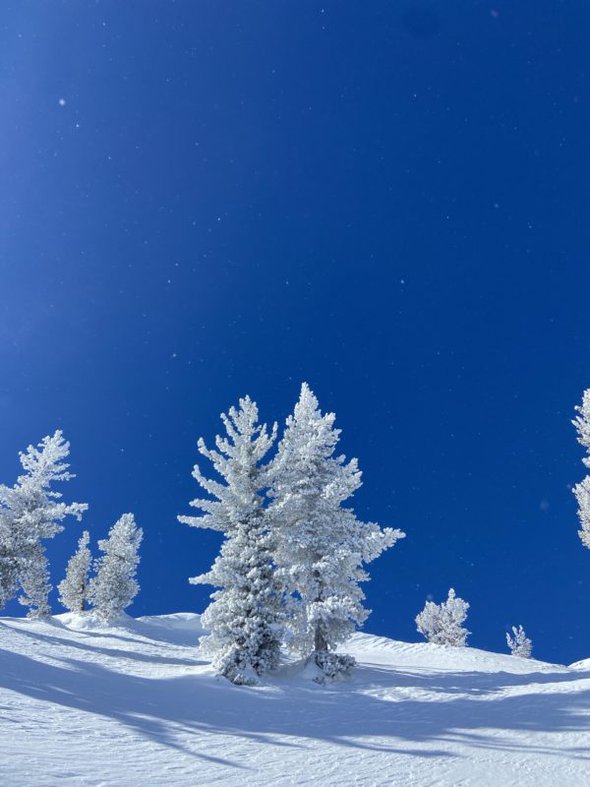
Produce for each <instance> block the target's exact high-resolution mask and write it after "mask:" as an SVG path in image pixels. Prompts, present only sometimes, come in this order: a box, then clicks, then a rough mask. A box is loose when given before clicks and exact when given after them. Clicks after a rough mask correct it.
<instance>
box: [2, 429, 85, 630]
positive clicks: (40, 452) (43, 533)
mask: <svg viewBox="0 0 590 787" xmlns="http://www.w3.org/2000/svg"><path fill="white" fill-rule="evenodd" d="M69 453H70V444H69V443H68V442H67V441H66V440H64V437H63V434H62V432H61V431H59V430H57V431H56V432H55V433H54V434H53V435H51V436H47V437H44V438H43V440H42V441H41V442H40V443H39V444H38V445H37V446H32V445H30V446H29V447H28V448H27V450H26V451H24V452H22V453H21V454H20V455H19V458H20V462H21V465H22V467H23V470H24V473H23V474H22V475H20V476H19V477H18V479H17V482H16V484H15V485H14V486H12V487H7V486H4V485H3V484H2V485H0V606H3V605H4V604H5V603H6V602H7V601H9V600H10V599H11V598H13V597H14V595H15V594H16V593H17V591H18V588H19V586H20V588H21V589H22V590H23V592H24V596H21V597H20V598H19V601H20V602H21V604H24V605H25V606H28V607H29V613H28V615H29V617H47V616H49V615H50V614H51V609H50V607H49V600H48V599H49V593H50V591H51V583H50V581H49V567H48V563H47V557H46V554H45V547H44V545H43V541H44V540H46V539H49V538H53V537H54V536H55V535H56V534H57V533H60V532H61V531H62V530H63V525H62V524H61V523H62V521H63V520H64V519H65V518H66V517H67V516H74V517H76V519H78V520H80V519H81V518H82V514H83V512H84V511H86V509H87V508H88V506H87V505H86V504H85V503H70V504H66V503H63V502H62V501H61V497H62V495H61V493H60V492H57V491H55V490H54V489H53V484H54V483H55V482H58V481H69V480H70V479H71V478H74V475H73V474H72V473H70V472H69V471H68V467H69V465H68V464H67V463H66V461H65V460H66V459H67V457H68V456H69Z"/></svg>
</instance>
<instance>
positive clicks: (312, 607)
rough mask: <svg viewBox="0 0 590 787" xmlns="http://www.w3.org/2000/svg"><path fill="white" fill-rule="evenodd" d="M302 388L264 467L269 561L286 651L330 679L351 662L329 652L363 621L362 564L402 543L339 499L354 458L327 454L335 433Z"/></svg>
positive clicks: (351, 477)
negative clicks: (285, 602)
mask: <svg viewBox="0 0 590 787" xmlns="http://www.w3.org/2000/svg"><path fill="white" fill-rule="evenodd" d="M334 420H335V415H334V414H333V413H326V414H324V415H323V414H322V412H321V411H320V409H319V404H318V400H317V399H316V397H315V396H314V394H313V393H312V392H311V390H310V388H309V386H308V385H307V384H306V383H304V384H303V385H302V387H301V394H300V397H299V401H298V402H297V404H296V405H295V410H294V413H293V415H290V416H289V417H288V419H287V422H286V429H285V433H284V435H283V438H282V440H281V441H280V444H279V449H278V452H277V456H276V458H275V460H274V462H273V466H272V481H271V489H270V496H271V498H272V500H273V503H272V506H271V512H272V513H273V515H274V519H275V520H276V533H277V545H276V550H275V560H276V562H277V566H278V572H279V575H280V577H281V578H282V580H283V582H284V583H285V586H286V587H287V589H288V591H289V593H290V597H291V598H290V612H291V614H290V620H289V628H290V631H291V643H290V644H291V647H292V648H293V649H294V650H296V651H298V652H300V653H301V654H302V655H304V656H313V659H314V661H315V663H316V664H317V665H318V667H319V668H320V670H322V672H323V673H324V674H325V675H326V676H328V677H334V676H335V675H336V674H338V673H344V672H347V671H348V670H349V669H350V667H351V666H352V665H353V664H354V660H353V659H351V657H349V656H344V655H341V654H336V653H334V650H335V648H336V646H337V645H338V644H339V643H342V642H344V641H345V640H346V639H347V638H348V637H349V636H350V635H351V634H352V632H353V631H354V630H355V628H356V627H357V626H360V625H361V624H362V623H363V622H364V621H365V619H366V618H367V616H368V614H369V611H368V610H366V609H365V608H364V607H363V604H362V602H363V600H364V598H365V596H364V593H363V591H362V590H361V588H360V586H359V583H360V582H364V581H366V580H367V579H368V574H367V572H366V571H365V570H364V568H363V564H366V563H370V562H371V561H372V560H374V559H375V558H377V557H378V556H379V555H380V554H381V553H382V552H383V551H384V550H385V549H387V548H388V547H391V546H393V544H395V542H396V541H397V540H398V539H400V538H403V537H404V535H405V534H404V533H402V532H401V531H400V530H393V529H391V528H385V529H381V528H380V527H379V525H377V524H374V523H364V522H361V521H359V520H358V519H357V517H356V515H355V513H354V511H353V510H352V509H351V508H345V507H344V506H343V502H344V501H345V500H347V499H348V498H349V497H350V496H351V495H352V494H353V493H354V492H355V491H356V490H357V489H358V488H359V487H360V486H361V472H360V470H359V469H358V464H357V460H356V459H351V460H350V461H348V462H347V461H346V458H345V457H344V456H334V452H335V450H336V445H337V443H338V440H339V437H340V429H336V428H335V427H334Z"/></svg>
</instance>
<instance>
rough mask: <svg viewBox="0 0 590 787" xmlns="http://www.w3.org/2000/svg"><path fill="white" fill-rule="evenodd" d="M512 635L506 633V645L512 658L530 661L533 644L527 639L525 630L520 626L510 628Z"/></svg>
mask: <svg viewBox="0 0 590 787" xmlns="http://www.w3.org/2000/svg"><path fill="white" fill-rule="evenodd" d="M512 634H513V635H514V636H513V637H511V636H510V634H508V633H506V643H507V645H508V647H509V648H510V653H511V654H512V655H513V656H520V657H521V658H522V659H530V657H531V654H532V652H533V643H532V642H531V640H530V639H529V638H528V637H527V635H526V633H525V630H524V629H523V627H522V626H519V627H518V628H516V626H512Z"/></svg>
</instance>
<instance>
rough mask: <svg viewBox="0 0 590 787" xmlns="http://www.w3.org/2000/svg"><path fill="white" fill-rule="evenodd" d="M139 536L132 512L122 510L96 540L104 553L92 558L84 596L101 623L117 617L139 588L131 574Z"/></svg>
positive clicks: (135, 565)
mask: <svg viewBox="0 0 590 787" xmlns="http://www.w3.org/2000/svg"><path fill="white" fill-rule="evenodd" d="M142 538H143V531H142V529H141V528H140V527H138V526H137V524H136V523H135V517H134V516H133V514H123V516H122V517H121V518H120V519H119V520H118V521H117V522H116V523H115V524H114V525H113V527H112V528H111V529H110V530H109V536H108V538H104V539H101V540H100V541H99V542H98V548H99V549H100V550H101V552H104V554H103V555H102V556H101V557H99V558H98V560H97V561H96V576H95V577H93V578H92V579H91V580H90V585H89V589H88V600H89V601H90V603H91V605H92V607H93V610H94V612H95V614H96V616H97V617H98V618H99V619H100V620H102V621H103V622H105V623H109V622H111V621H115V620H116V619H117V618H118V617H120V616H121V614H122V613H123V611H124V610H125V609H126V608H127V607H128V606H129V605H130V604H131V602H132V601H133V599H134V598H135V596H136V595H137V593H138V592H139V585H138V583H137V580H136V578H135V574H136V571H137V566H138V564H139V554H138V553H139V545H140V544H141V540H142Z"/></svg>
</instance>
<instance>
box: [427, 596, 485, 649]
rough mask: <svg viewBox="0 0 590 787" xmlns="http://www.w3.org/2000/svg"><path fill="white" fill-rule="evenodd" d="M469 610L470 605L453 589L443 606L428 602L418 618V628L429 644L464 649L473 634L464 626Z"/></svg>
mask: <svg viewBox="0 0 590 787" xmlns="http://www.w3.org/2000/svg"><path fill="white" fill-rule="evenodd" d="M468 609H469V604H468V603H467V602H466V601H463V599H462V598H459V596H457V595H455V591H454V590H453V588H451V589H450V590H449V595H448V598H447V600H446V601H443V602H442V604H435V603H434V602H433V601H427V602H426V604H425V606H424V609H423V610H422V612H420V614H419V615H417V616H416V626H417V628H418V631H419V632H420V634H422V635H423V636H424V637H426V639H427V640H428V641H429V642H433V643H435V644H436V645H452V646H454V647H458V648H462V647H465V644H466V641H467V637H468V636H469V634H470V633H471V632H469V631H468V630H467V629H466V628H465V627H464V626H463V623H464V622H465V620H466V619H467V610H468Z"/></svg>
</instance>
